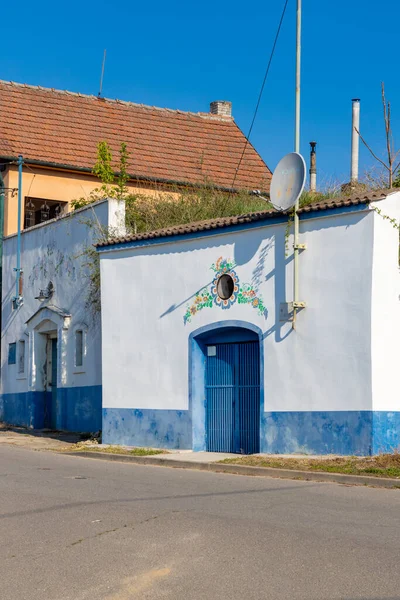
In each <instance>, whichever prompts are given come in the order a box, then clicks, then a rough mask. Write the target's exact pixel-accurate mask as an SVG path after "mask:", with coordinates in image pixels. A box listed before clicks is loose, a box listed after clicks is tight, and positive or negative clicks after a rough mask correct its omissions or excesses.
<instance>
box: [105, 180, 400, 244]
mask: <svg viewBox="0 0 400 600" xmlns="http://www.w3.org/2000/svg"><path fill="white" fill-rule="evenodd" d="M397 191H399V190H397V189H395V190H393V189H392V190H377V191H375V192H369V193H366V194H358V195H353V196H350V197H348V198H329V199H327V200H323V201H321V202H315V203H314V204H309V205H307V206H304V207H303V208H301V209H300V210H299V211H298V214H300V215H301V214H306V213H310V212H318V211H325V210H329V209H335V208H344V207H346V206H357V205H359V204H369V203H370V202H375V201H378V200H383V199H384V198H386V196H388V195H389V194H390V193H393V192H397ZM280 214H282V213H279V212H278V211H276V210H264V211H261V212H253V213H248V214H245V215H237V216H234V217H221V218H220V219H211V220H208V221H197V222H194V223H187V224H183V225H174V226H173V227H167V228H165V229H157V230H156V231H149V232H146V233H139V234H136V235H134V234H131V235H125V236H123V237H117V238H111V239H110V240H108V241H106V242H101V243H99V244H97V247H104V246H114V245H115V244H124V243H127V242H136V241H140V240H152V239H156V238H164V237H173V236H177V235H184V234H187V233H193V232H198V231H209V230H210V229H224V228H226V227H232V226H235V225H243V224H245V223H254V222H256V221H268V219H272V218H274V217H277V216H279V215H280Z"/></svg>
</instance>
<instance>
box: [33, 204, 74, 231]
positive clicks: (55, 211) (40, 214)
mask: <svg viewBox="0 0 400 600" xmlns="http://www.w3.org/2000/svg"><path fill="white" fill-rule="evenodd" d="M66 206H67V202H59V201H58V200H48V199H45V198H31V197H25V218H24V229H27V228H28V227H32V226H33V225H38V224H39V223H45V222H46V221H48V220H49V219H55V218H56V217H59V216H60V215H62V214H63V213H64V210H65V208H66Z"/></svg>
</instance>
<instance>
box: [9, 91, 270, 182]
mask: <svg viewBox="0 0 400 600" xmlns="http://www.w3.org/2000/svg"><path fill="white" fill-rule="evenodd" d="M0 115H1V118H0V158H9V157H13V158H16V157H17V156H18V155H19V154H22V155H23V156H24V158H25V159H30V160H32V161H45V162H48V163H55V164H57V165H67V166H69V167H72V168H81V169H82V168H84V169H91V168H92V167H93V165H94V163H95V160H96V146H97V143H98V142H99V141H107V142H108V143H109V144H110V146H111V149H112V152H113V156H114V158H115V159H117V158H118V150H119V148H120V145H121V143H122V142H126V144H127V146H128V151H129V152H130V157H129V163H128V172H129V174H130V175H133V176H135V177H138V178H139V179H146V180H150V181H171V182H182V183H203V182H204V181H205V179H206V180H208V181H210V182H212V183H213V184H215V185H217V186H220V187H224V188H230V187H231V186H232V182H233V180H234V176H235V170H236V168H237V166H238V163H239V159H240V157H241V155H242V152H243V149H244V146H245V136H244V135H243V133H242V132H241V131H240V129H239V128H238V126H237V125H236V124H235V122H234V120H233V119H232V118H231V117H222V116H216V115H211V114H209V113H189V112H182V111H179V110H169V109H165V108H155V107H150V106H144V105H140V104H133V103H130V102H122V101H119V100H108V99H105V98H97V97H96V96H85V95H81V94H75V93H71V92H63V91H59V90H53V89H47V88H41V87H33V86H28V85H25V84H16V83H12V82H5V81H0ZM116 162H117V161H116ZM114 166H115V168H117V164H115V165H114ZM270 178H271V173H270V170H269V169H268V167H267V166H266V164H265V163H264V161H263V160H262V159H261V157H260V156H259V154H258V153H257V152H256V151H255V150H254V148H253V147H252V146H251V144H248V145H247V147H246V151H245V154H244V158H243V161H242V163H241V166H240V169H239V171H238V174H237V176H236V181H235V188H246V189H263V190H267V189H268V188H269V181H270Z"/></svg>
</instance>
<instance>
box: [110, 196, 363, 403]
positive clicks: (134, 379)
mask: <svg viewBox="0 0 400 600" xmlns="http://www.w3.org/2000/svg"><path fill="white" fill-rule="evenodd" d="M300 231H301V240H300V241H301V243H306V244H307V250H306V251H305V252H303V253H302V254H301V257H300V269H301V271H300V296H301V297H300V300H303V301H305V302H306V303H307V308H306V309H305V310H303V311H302V312H301V313H300V314H299V316H298V320H297V329H296V331H292V327H291V324H290V323H281V322H279V305H280V303H281V302H284V301H291V300H292V299H293V294H292V286H293V283H292V264H293V263H292V252H290V256H289V257H288V258H285V224H275V225H272V224H271V225H269V224H268V222H265V223H263V226H262V227H260V228H256V229H247V230H246V231H241V232H240V231H236V232H234V233H227V234H224V232H223V231H221V232H220V233H219V234H218V235H213V236H209V237H200V238H198V239H189V240H186V241H174V240H173V238H171V239H170V243H164V244H158V245H148V246H144V247H140V248H127V249H122V250H115V249H114V250H113V249H112V247H111V248H110V251H107V252H105V253H102V254H101V276H102V323H103V325H102V327H103V406H104V407H106V408H129V407H133V408H143V409H145V408H153V409H162V408H163V409H175V410H185V409H187V408H188V337H189V334H190V333H191V332H192V331H194V330H196V329H197V328H199V327H201V326H203V325H206V324H209V323H212V322H216V321H222V320H241V321H248V322H251V323H254V324H255V325H257V326H258V327H260V328H261V329H262V331H263V332H264V336H265V341H264V357H265V370H264V375H265V381H264V385H265V406H264V409H265V411H312V410H315V411H339V410H346V411H348V410H371V408H372V397H371V325H370V324H371V287H372V260H373V257H372V244H373V235H374V214H373V213H372V211H370V210H369V209H368V208H365V210H363V211H359V212H354V213H346V214H334V215H333V216H326V215H325V214H324V213H322V212H321V213H315V218H309V219H307V220H306V219H302V221H301V228H300ZM289 247H290V248H291V247H292V239H291V240H289ZM220 256H222V257H224V258H233V259H234V260H235V261H236V263H237V267H236V272H237V274H238V276H239V278H240V280H241V282H242V283H243V282H247V283H251V284H253V285H255V286H256V288H257V289H258V292H259V293H260V294H261V295H262V297H263V300H264V303H265V305H266V307H267V309H268V317H267V319H265V318H264V317H263V316H259V315H258V314H257V311H256V310H255V309H254V308H252V307H251V306H249V305H240V304H238V303H236V304H234V305H233V306H232V307H231V308H230V309H228V310H222V309H221V308H220V307H216V306H213V308H205V309H203V310H202V311H201V312H199V313H197V314H196V315H195V316H194V317H193V319H192V322H191V323H190V324H186V325H184V322H183V316H184V314H185V310H186V306H187V304H190V303H191V302H192V301H193V298H194V295H195V294H196V292H197V291H198V290H200V289H201V288H202V287H204V286H207V285H208V284H209V283H210V282H211V280H212V277H213V272H212V271H211V270H210V265H211V264H212V263H214V262H215V261H216V260H217V259H218V258H219V257H220Z"/></svg>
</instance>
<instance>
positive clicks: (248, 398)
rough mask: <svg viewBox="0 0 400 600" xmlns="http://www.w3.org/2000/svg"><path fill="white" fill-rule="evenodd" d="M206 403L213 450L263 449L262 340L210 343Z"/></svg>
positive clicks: (209, 444)
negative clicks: (261, 418) (261, 417)
mask: <svg viewBox="0 0 400 600" xmlns="http://www.w3.org/2000/svg"><path fill="white" fill-rule="evenodd" d="M206 403H207V407H206V419H207V423H206V428H207V450H208V451H209V452H234V453H240V454H253V453H255V452H259V451H260V450H259V448H260V360H259V346H258V342H241V343H233V344H231V343H229V344H212V345H209V346H207V348H206Z"/></svg>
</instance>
